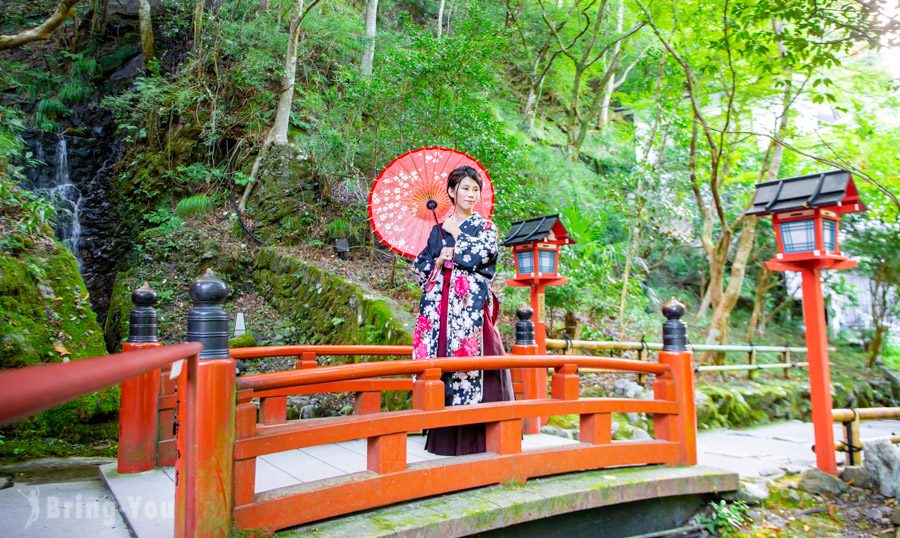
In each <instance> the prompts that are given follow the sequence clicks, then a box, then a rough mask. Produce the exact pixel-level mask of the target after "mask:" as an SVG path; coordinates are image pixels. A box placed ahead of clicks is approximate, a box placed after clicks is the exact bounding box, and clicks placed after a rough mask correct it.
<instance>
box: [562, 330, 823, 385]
mask: <svg viewBox="0 0 900 538" xmlns="http://www.w3.org/2000/svg"><path fill="white" fill-rule="evenodd" d="M546 344H547V349H548V350H554V351H562V352H563V353H564V354H568V353H571V352H573V351H582V352H585V351H587V352H590V351H600V352H604V351H606V352H609V351H637V358H638V360H647V359H648V358H649V357H650V352H651V351H659V350H660V349H662V347H663V345H662V344H660V343H658V342H606V341H596V340H561V339H547V341H546ZM686 347H687V349H688V350H690V351H693V352H696V351H715V352H720V353H742V354H746V357H747V362H746V364H723V365H695V366H694V372H695V373H702V372H739V371H746V372H747V377H748V378H751V379H752V378H753V374H754V372H756V371H759V370H784V376H785V377H786V378H788V377H790V371H791V370H792V369H793V368H806V367H808V366H809V363H808V362H805V361H800V362H798V361H796V360H794V357H795V356H797V355H805V354H806V352H807V349H806V348H805V347H795V346H757V345H717V344H687V346H686ZM829 350H830V351H834V350H835V348H833V347H832V348H829ZM763 353H764V354H778V356H779V357H780V359H781V360H780V361H779V362H766V363H760V362H758V360H759V355H760V354H763Z"/></svg>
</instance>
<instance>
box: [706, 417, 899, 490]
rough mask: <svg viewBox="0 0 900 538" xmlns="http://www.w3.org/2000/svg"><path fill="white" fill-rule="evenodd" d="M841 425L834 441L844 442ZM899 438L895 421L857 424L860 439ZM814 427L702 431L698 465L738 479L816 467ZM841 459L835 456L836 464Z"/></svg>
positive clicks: (793, 423)
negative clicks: (734, 474) (735, 476)
mask: <svg viewBox="0 0 900 538" xmlns="http://www.w3.org/2000/svg"><path fill="white" fill-rule="evenodd" d="M843 435H844V433H843V427H842V425H841V424H835V426H834V439H835V442H838V441H840V440H842V439H843ZM892 435H900V421H898V420H865V421H862V422H861V423H860V436H861V437H862V439H863V440H865V439H875V438H880V437H890V436H892ZM814 438H815V435H814V433H813V425H812V423H810V422H800V421H799V420H792V421H788V422H781V423H778V424H769V425H767V426H762V427H759V428H750V429H746V430H729V429H722V430H713V431H708V432H701V433H700V437H699V440H698V450H697V452H698V463H699V464H700V465H706V466H708V467H716V468H719V469H723V470H726V471H732V472H736V473H738V474H740V475H741V478H749V477H753V476H764V475H767V474H769V471H774V470H777V469H784V470H791V471H795V470H802V469H805V468H807V467H815V465H816V455H815V454H814V453H813V451H812V446H813V440H814ZM843 463H844V457H843V455H842V454H838V465H839V466H840V465H843Z"/></svg>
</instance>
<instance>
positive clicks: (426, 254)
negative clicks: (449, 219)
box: [413, 226, 443, 287]
mask: <svg viewBox="0 0 900 538" xmlns="http://www.w3.org/2000/svg"><path fill="white" fill-rule="evenodd" d="M442 245H443V243H442V241H441V237H440V233H439V231H438V229H437V226H435V227H434V228H432V229H431V235H429V236H428V244H426V245H425V248H423V249H422V252H420V253H419V255H418V256H417V257H416V261H414V262H413V273H415V275H416V283H417V284H418V285H419V287H423V286H424V285H425V281H426V280H428V276H429V275H430V274H431V271H432V270H433V269H434V260H435V258H437V257H438V255H439V254H440V253H441V247H442Z"/></svg>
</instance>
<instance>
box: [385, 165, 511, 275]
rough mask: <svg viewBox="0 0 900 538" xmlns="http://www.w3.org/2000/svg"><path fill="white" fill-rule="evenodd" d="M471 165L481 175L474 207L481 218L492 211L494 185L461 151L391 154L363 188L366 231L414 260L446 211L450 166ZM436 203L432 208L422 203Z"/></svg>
mask: <svg viewBox="0 0 900 538" xmlns="http://www.w3.org/2000/svg"><path fill="white" fill-rule="evenodd" d="M460 166H471V167H472V168H474V169H475V170H478V172H479V173H480V174H481V177H482V179H483V180H484V187H483V188H482V189H481V200H480V201H478V202H477V203H476V204H475V209H474V210H475V211H476V212H478V214H480V215H481V216H483V217H484V218H486V219H489V218H490V217H491V213H492V212H493V211H494V187H493V185H491V178H490V177H488V173H487V171H486V170H485V169H484V167H483V166H481V164H480V163H479V162H478V161H476V160H475V159H473V158H472V157H470V156H468V155H466V154H465V153H463V152H461V151H456V150H455V149H447V148H437V147H432V148H419V149H414V150H412V151H408V152H406V153H404V154H403V155H401V156H399V157H397V158H396V159H394V160H393V161H391V164H389V165H387V167H385V169H384V170H383V171H382V172H381V174H379V175H378V178H377V179H376V180H375V183H373V184H372V190H371V191H369V221H370V222H371V223H372V230H374V232H375V235H377V236H378V238H379V239H381V241H382V242H383V243H384V244H385V245H387V246H388V247H389V248H390V249H391V250H393V251H394V252H397V253H400V254H402V255H404V256H409V257H412V258H415V257H416V256H418V255H419V252H421V251H422V249H423V248H424V247H425V244H426V243H428V235H429V234H430V233H431V228H432V227H434V225H435V224H436V222H435V217H437V220H438V221H443V220H444V218H445V217H446V216H447V215H449V214H450V211H451V209H452V207H453V204H452V203H451V202H450V197H449V196H447V176H448V175H449V174H450V172H452V171H453V170H454V169H455V168H458V167H460ZM429 200H434V201H435V202H437V207H436V208H435V209H434V211H432V210H431V209H429V208H428V205H427V204H428V201H429Z"/></svg>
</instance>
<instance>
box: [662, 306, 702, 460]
mask: <svg viewBox="0 0 900 538" xmlns="http://www.w3.org/2000/svg"><path fill="white" fill-rule="evenodd" d="M662 313H663V315H664V316H665V317H666V319H667V321H666V322H665V323H664V324H663V349H662V351H660V352H659V362H660V364H668V365H669V366H670V367H671V368H672V374H671V376H669V375H665V376H658V377H657V379H656V381H655V382H654V383H653V392H654V397H655V398H656V399H663V400H673V401H675V402H677V403H678V414H677V415H655V416H654V418H653V425H654V432H655V434H656V437H657V438H658V439H666V440H668V441H674V442H677V443H678V444H679V445H680V450H679V458H678V461H677V462H675V463H677V464H680V465H696V464H697V410H696V405H695V402H694V365H693V361H694V354H693V352H691V351H689V350H688V348H687V326H686V325H685V324H684V322H682V321H681V316H683V315H684V305H683V304H681V303H679V302H678V301H676V300H675V299H672V300H670V301H669V302H668V303H666V304H664V305H663V308H662Z"/></svg>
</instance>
